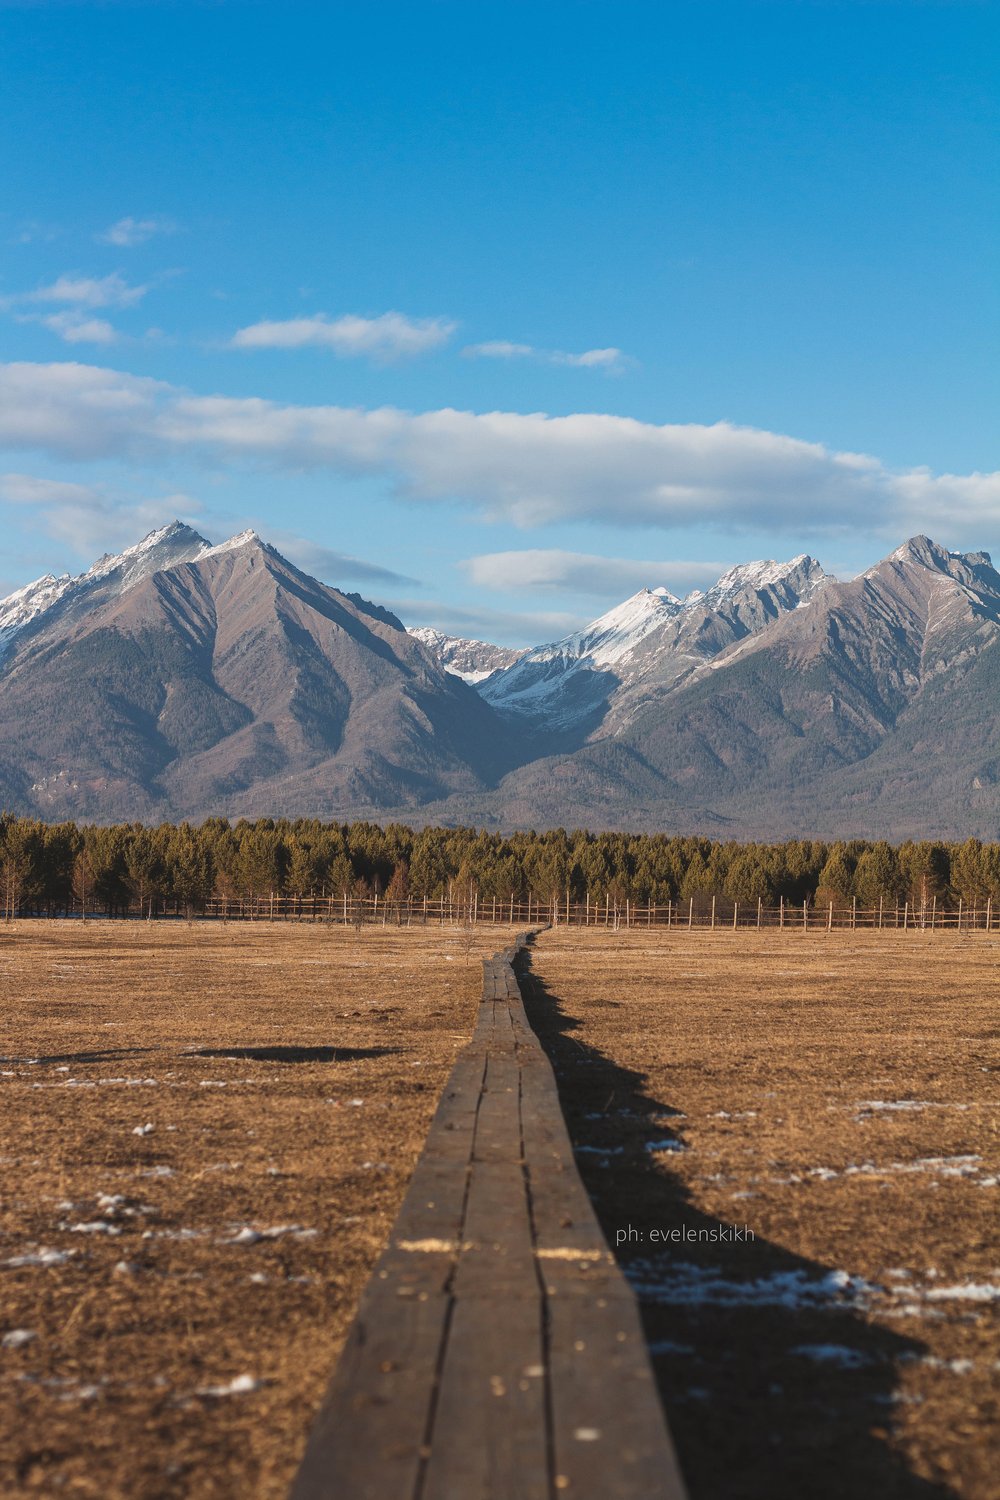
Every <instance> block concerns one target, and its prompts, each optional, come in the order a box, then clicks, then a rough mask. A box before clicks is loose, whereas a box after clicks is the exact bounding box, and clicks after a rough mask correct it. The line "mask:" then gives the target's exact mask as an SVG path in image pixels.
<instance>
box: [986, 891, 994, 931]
mask: <svg viewBox="0 0 1000 1500" xmlns="http://www.w3.org/2000/svg"><path fill="white" fill-rule="evenodd" d="M992 929H993V897H992V896H987V898H986V931H987V932H990V931H992Z"/></svg>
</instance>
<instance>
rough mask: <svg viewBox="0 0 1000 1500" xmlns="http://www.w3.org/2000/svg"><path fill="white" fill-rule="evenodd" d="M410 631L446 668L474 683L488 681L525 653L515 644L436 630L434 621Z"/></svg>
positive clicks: (464, 680) (465, 680)
mask: <svg viewBox="0 0 1000 1500" xmlns="http://www.w3.org/2000/svg"><path fill="white" fill-rule="evenodd" d="M408 634H410V635H412V636H413V638H414V639H415V640H418V641H420V642H421V644H422V645H424V646H426V647H427V649H428V651H429V652H430V653H431V655H432V656H433V657H434V658H435V660H437V661H438V662H440V664H441V666H442V667H444V669H445V671H446V672H450V673H451V674H452V676H453V677H461V679H462V681H463V682H468V683H470V684H472V685H473V686H477V685H478V684H479V683H481V682H485V681H486V680H487V678H489V677H492V676H493V674H494V672H498V671H500V670H501V669H502V668H504V667H510V666H513V664H514V663H515V662H516V661H518V660H519V658H520V657H522V656H523V655H524V652H523V651H517V650H515V649H514V648H513V647H512V646H494V645H492V644H491V643H490V642H489V641H473V640H465V639H464V638H463V637H462V636H457V635H446V634H445V633H444V631H443V630H435V629H434V628H433V627H432V626H430V625H418V626H415V627H414V628H413V629H412V630H410V631H409V632H408Z"/></svg>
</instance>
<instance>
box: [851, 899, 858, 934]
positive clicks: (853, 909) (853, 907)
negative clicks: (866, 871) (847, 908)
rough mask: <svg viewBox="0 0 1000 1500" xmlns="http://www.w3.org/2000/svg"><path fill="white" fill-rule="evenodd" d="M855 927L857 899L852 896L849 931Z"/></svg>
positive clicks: (856, 921)
mask: <svg viewBox="0 0 1000 1500" xmlns="http://www.w3.org/2000/svg"><path fill="white" fill-rule="evenodd" d="M857 925H858V898H857V896H852V897H851V931H852V932H853V931H854V930H855V928H856V927H857Z"/></svg>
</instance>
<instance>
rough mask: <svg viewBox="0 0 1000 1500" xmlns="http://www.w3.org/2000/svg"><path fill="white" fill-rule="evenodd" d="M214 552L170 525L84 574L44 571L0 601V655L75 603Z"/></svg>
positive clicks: (187, 532) (180, 523) (191, 532)
mask: <svg viewBox="0 0 1000 1500" xmlns="http://www.w3.org/2000/svg"><path fill="white" fill-rule="evenodd" d="M209 551H211V544H210V543H209V542H208V541H206V539H205V538H204V537H203V536H199V534H198V532H197V531H195V530H194V529H193V528H192V527H190V526H187V525H185V523H184V522H183V521H171V522H170V524H169V525H168V526H159V527H157V528H156V530H155V531H150V532H149V533H148V534H147V535H146V536H144V537H143V538H142V540H141V541H139V542H136V543H134V544H133V545H132V546H131V547H126V548H125V550H124V551H123V552H106V553H105V554H104V556H103V557H99V558H98V559H97V561H96V562H95V563H92V564H91V566H90V567H89V568H88V569H87V570H86V572H85V573H78V574H77V575H76V576H74V575H72V574H70V573H63V574H62V575H61V576H60V577H58V578H57V577H56V576H55V575H54V574H52V573H46V574H45V576H44V577H43V578H39V579H37V580H36V581H35V582H34V583H29V584H26V585H25V587H24V588H20V589H16V590H15V591H14V593H13V594H10V595H8V597H7V598H6V599H0V656H2V655H3V654H5V653H6V651H7V650H8V649H9V648H10V646H11V644H12V642H13V641H14V638H15V637H16V636H18V635H20V634H21V633H22V632H23V631H25V630H26V629H28V627H29V626H35V625H38V626H41V625H42V623H43V621H44V619H45V617H46V616H48V615H49V614H51V613H52V612H53V611H56V610H57V609H58V612H59V614H60V617H62V616H63V615H64V613H65V611H66V610H67V609H72V608H73V607H74V604H75V602H76V601H77V600H80V601H83V600H87V601H88V603H90V602H93V601H94V600H95V599H103V598H106V597H113V596H114V595H116V594H121V593H124V592H125V590H126V589H128V588H131V587H132V585H133V584H134V583H138V582H139V580H140V579H141V578H146V577H148V576H149V575H150V574H151V573H158V572H160V571H161V570H162V569H163V568H170V567H174V566H175V565H176V564H177V563H181V562H194V561H195V560H196V559H197V558H200V557H204V556H205V555H206V553H208V552H209Z"/></svg>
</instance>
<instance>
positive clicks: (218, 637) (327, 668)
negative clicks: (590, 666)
mask: <svg viewBox="0 0 1000 1500" xmlns="http://www.w3.org/2000/svg"><path fill="white" fill-rule="evenodd" d="M171 553H172V554H173V555H172V556H171V555H170V554H171ZM156 562H159V563H160V566H159V567H156V566H155V563H156ZM57 582H62V581H61V580H57ZM23 593H24V591H22V594H23ZM41 597H44V596H41ZM39 598H40V595H39V594H38V593H37V592H36V594H35V596H34V599H33V600H31V601H30V602H29V601H25V602H26V603H28V604H29V607H27V608H24V609H23V610H22V617H21V618H20V619H18V618H15V619H14V620H12V621H11V625H12V626H13V627H14V628H10V629H9V634H8V638H7V654H6V657H5V659H4V661H3V664H2V668H0V800H2V801H3V803H4V804H5V805H7V806H8V807H11V808H15V809H18V810H22V811H34V812H37V813H39V814H41V815H42V816H45V817H47V818H61V817H80V818H97V819H102V820H106V819H109V818H118V817H129V818H144V819H149V818H161V817H163V818H166V817H180V816H202V815H207V814H209V813H232V814H234V815H242V814H250V813H258V814H264V813H268V814H270V813H275V812H284V813H293V812H301V813H309V814H312V815H315V816H336V815H338V814H339V813H340V812H341V811H342V810H343V809H352V808H380V807H389V806H392V807H412V806H415V805H418V804H420V803H422V802H425V801H427V800H429V799H431V798H438V797H442V796H448V795H449V794H451V793H454V792H456V791H463V792H467V793H471V792H474V791H485V790H486V789H487V788H488V786H489V784H490V782H491V780H493V781H495V780H496V778H497V776H498V775H499V774H501V773H502V771H503V770H505V769H507V767H508V766H509V764H510V760H509V759H505V756H507V755H508V754H509V752H508V749H507V742H508V740H509V736H507V735H506V734H505V730H504V726H503V725H502V724H498V723H497V721H496V716H495V715H494V714H493V713H492V712H491V710H490V709H489V708H488V707H487V705H486V704H484V703H483V702H482V700H481V699H480V698H479V697H478V696H477V694H476V693H475V692H473V690H472V689H471V688H469V687H467V686H466V685H465V684H464V683H462V682H461V681H460V680H459V679H457V678H456V677H455V676H453V675H451V674H449V673H446V672H445V671H444V670H443V668H442V667H440V666H439V665H438V663H437V662H436V661H435V660H434V658H433V657H432V656H431V655H430V654H429V653H428V651H427V650H426V649H425V648H424V647H423V646H422V645H421V644H420V642H419V641H416V640H414V639H413V637H412V636H410V635H408V634H407V632H406V631H405V630H404V629H403V626H402V625H401V624H400V622H399V621H398V620H397V619H396V618H395V617H394V616H393V615H391V614H389V613H388V612H387V611H385V610H382V609H379V608H378V607H377V606H375V605H369V604H366V603H365V602H364V601H363V600H360V599H357V598H355V597H354V596H348V595H346V594H342V593H340V592H339V591H338V590H336V589H333V588H329V587H327V586H326V585H324V584H321V583H318V582H317V581H316V580H315V579H312V578H309V577H308V576H307V575H305V574H303V573H301V572H299V570H298V569H296V568H295V567H293V566H292V564H291V563H289V562H287V560H286V559H284V558H283V557H281V556H280V554H279V553H277V552H276V551H275V550H274V549H273V548H271V547H269V546H267V545H266V544H264V543H263V542H261V541H260V539H259V538H258V537H256V536H255V535H253V534H252V533H249V534H245V535H243V536H240V537H236V538H233V540H232V541H231V542H228V543H223V544H222V545H221V546H219V547H211V546H210V545H209V544H208V543H207V542H205V541H204V539H203V538H200V537H197V535H196V534H194V533H189V532H188V530H187V528H168V529H167V530H166V531H165V532H163V533H154V534H153V536H152V537H150V538H147V539H146V540H145V542H144V543H142V544H140V547H139V548H136V549H130V550H129V552H128V553H126V554H123V555H122V557H121V558H119V559H104V560H103V561H102V564H100V565H97V568H96V570H95V569H91V570H90V572H89V573H88V574H85V575H83V578H82V579H76V580H70V581H69V584H68V586H67V587H65V588H63V589H62V590H61V591H59V592H58V593H57V595H56V597H54V598H52V599H51V601H47V602H46V607H45V608H31V607H30V605H32V604H34V603H36V602H37V601H38V600H39ZM8 603H9V601H8Z"/></svg>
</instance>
